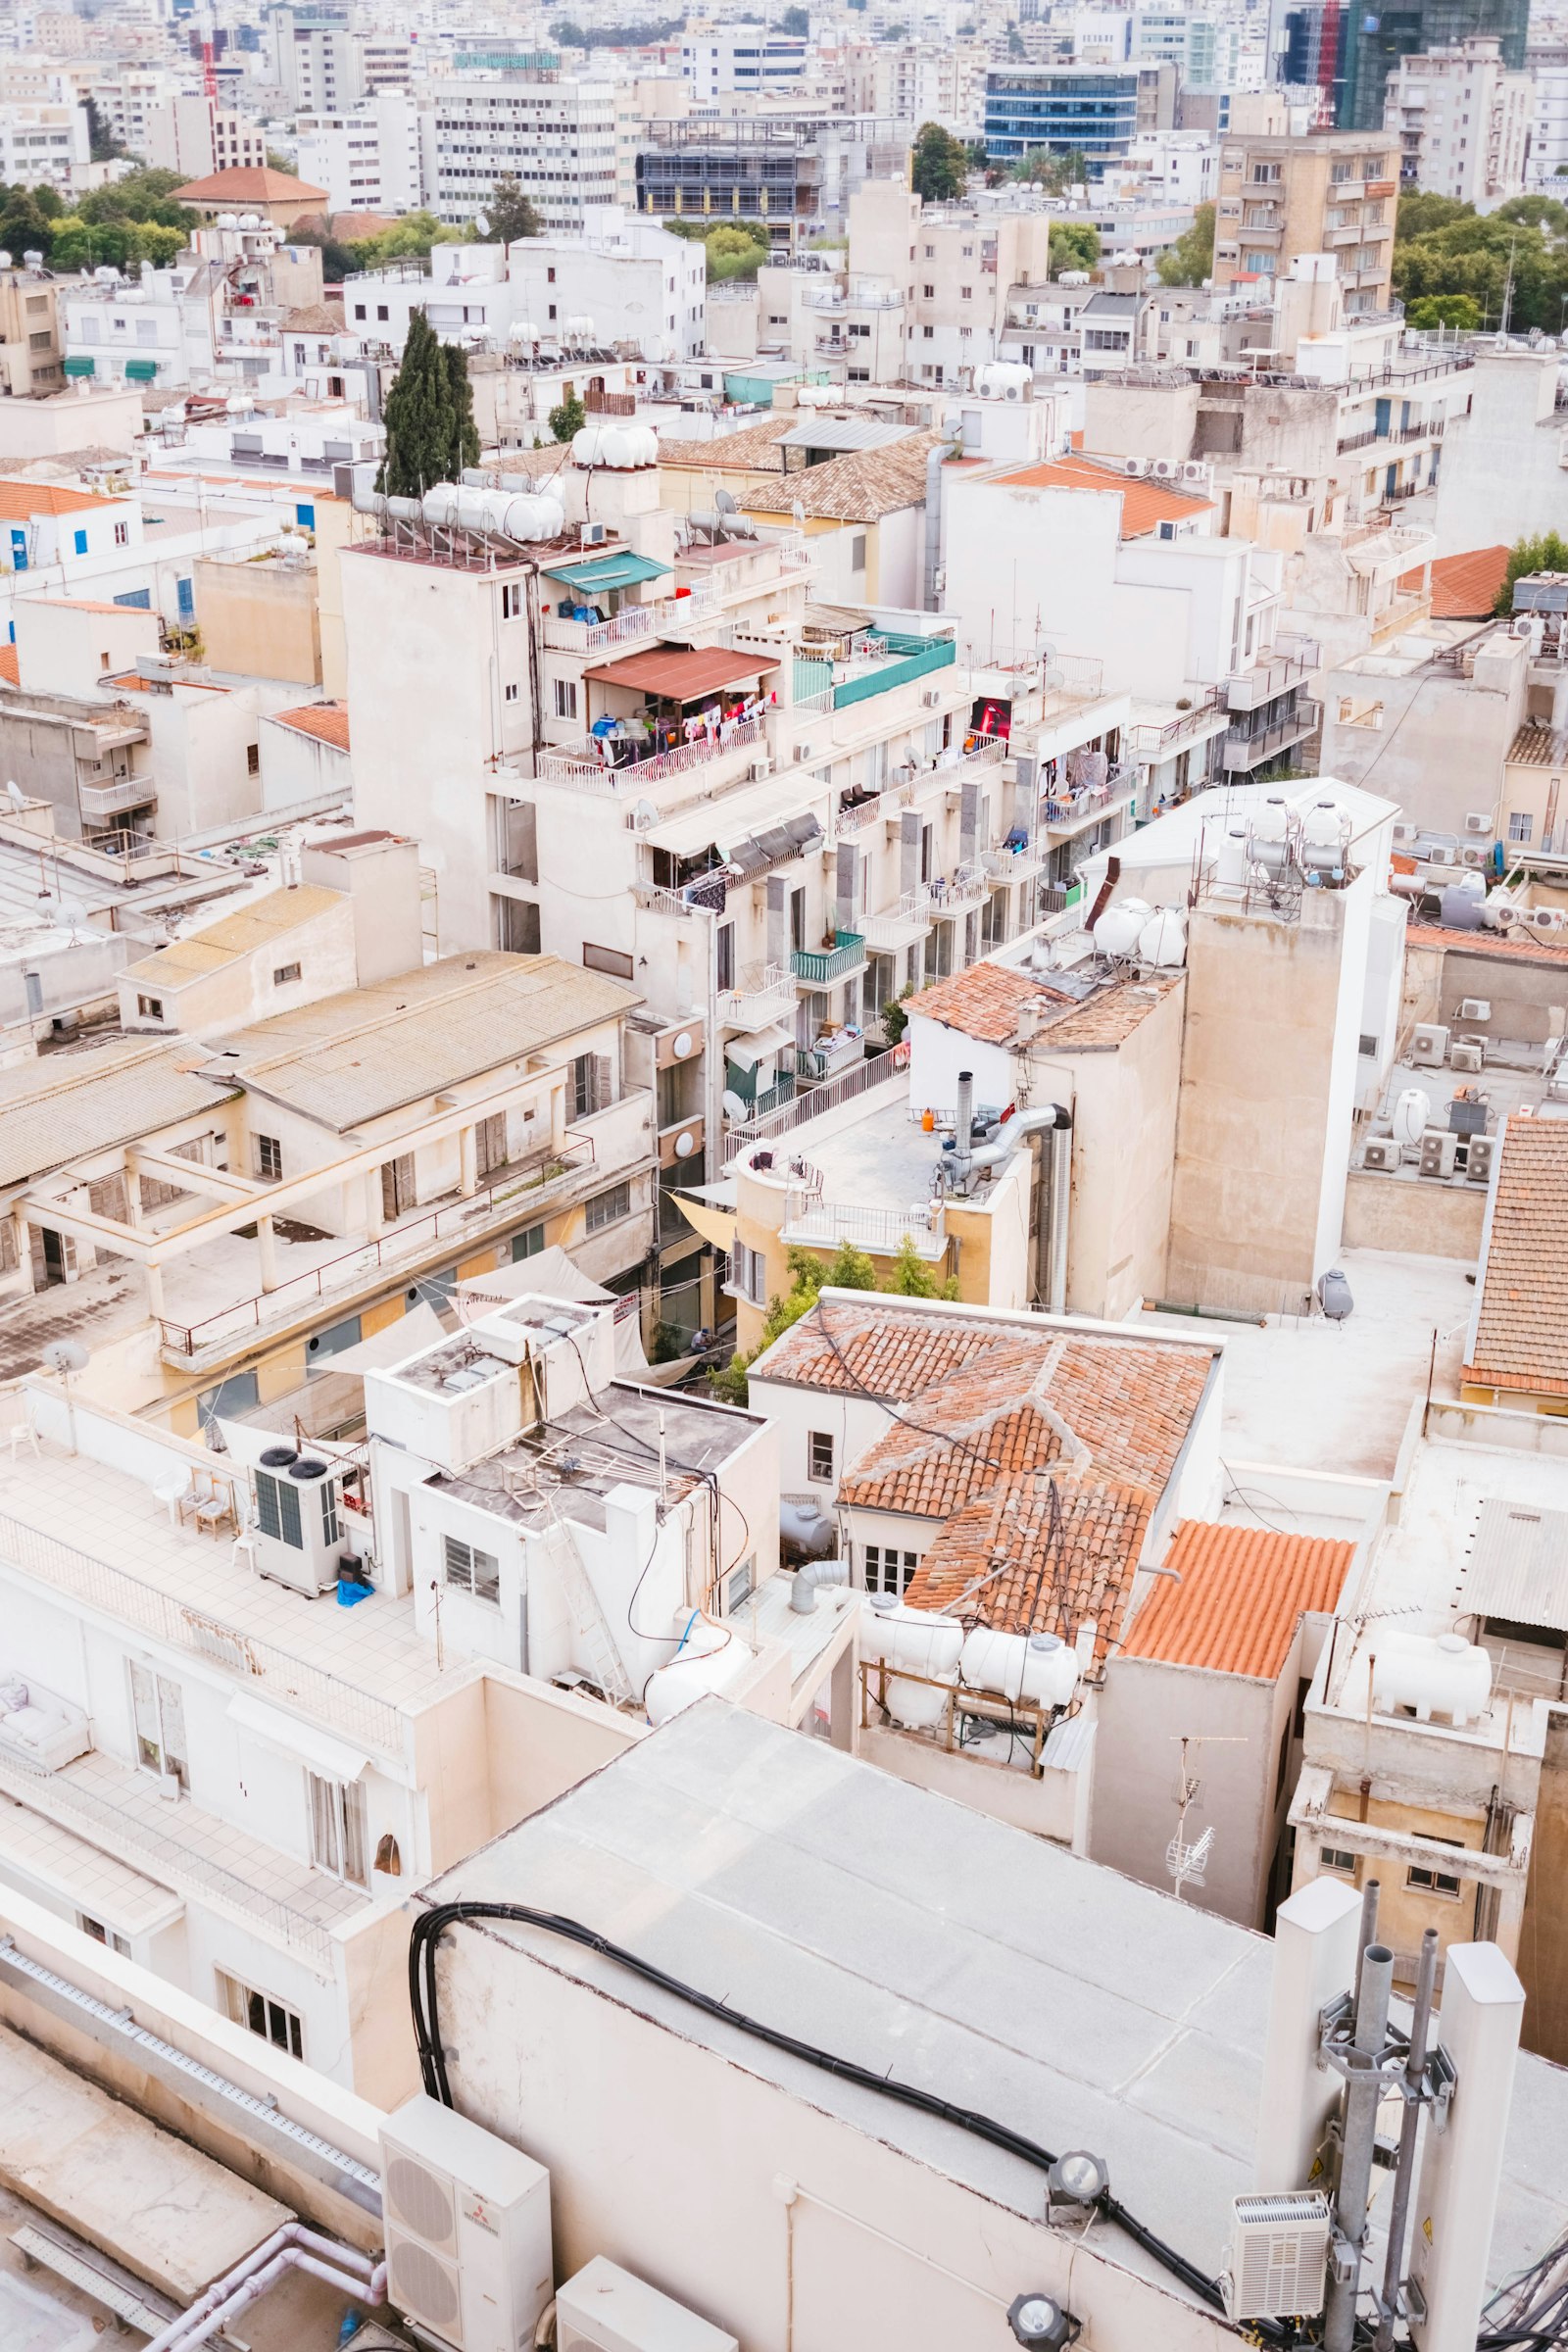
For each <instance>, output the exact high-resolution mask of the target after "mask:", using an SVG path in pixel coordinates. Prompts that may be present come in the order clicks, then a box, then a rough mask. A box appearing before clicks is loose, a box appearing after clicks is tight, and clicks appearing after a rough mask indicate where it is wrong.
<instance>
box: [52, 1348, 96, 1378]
mask: <svg viewBox="0 0 1568 2352" xmlns="http://www.w3.org/2000/svg"><path fill="white" fill-rule="evenodd" d="M42 1355H43V1360H44V1364H45V1367H46V1368H47V1370H49V1371H51V1372H58V1373H59V1375H60V1377H61V1379H62V1380H69V1379H70V1378H71V1375H72V1374H73V1372H85V1371H86V1369H87V1364H88V1355H87V1350H86V1348H84V1347H83V1346H82V1344H81V1342H80V1341H79V1340H50V1341H48V1342H47V1343H46V1345H45V1347H44V1348H43V1349H42Z"/></svg>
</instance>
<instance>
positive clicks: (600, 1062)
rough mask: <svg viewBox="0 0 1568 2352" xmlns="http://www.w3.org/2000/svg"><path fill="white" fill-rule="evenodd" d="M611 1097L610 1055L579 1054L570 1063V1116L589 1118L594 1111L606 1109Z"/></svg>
mask: <svg viewBox="0 0 1568 2352" xmlns="http://www.w3.org/2000/svg"><path fill="white" fill-rule="evenodd" d="M612 1100H613V1086H612V1072H611V1067H610V1055H609V1054H578V1055H577V1057H576V1059H575V1060H574V1061H573V1062H572V1064H571V1115H572V1117H573V1118H574V1119H586V1118H589V1117H590V1116H591V1115H592V1114H593V1112H594V1111H596V1110H605V1109H607V1108H608V1107H609V1105H610V1103H611V1102H612Z"/></svg>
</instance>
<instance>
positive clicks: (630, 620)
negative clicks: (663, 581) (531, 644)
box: [544, 605, 654, 654]
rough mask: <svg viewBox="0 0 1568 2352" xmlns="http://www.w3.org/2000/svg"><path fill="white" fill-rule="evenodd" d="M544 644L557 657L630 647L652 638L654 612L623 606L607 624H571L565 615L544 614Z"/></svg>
mask: <svg viewBox="0 0 1568 2352" xmlns="http://www.w3.org/2000/svg"><path fill="white" fill-rule="evenodd" d="M544 633H545V643H546V645H547V646H549V647H551V648H552V649H553V650H554V651H555V652H556V653H559V654H602V653H606V652H608V650H609V648H610V647H611V646H613V645H632V644H636V643H638V642H639V641H640V640H641V639H643V638H645V637H651V636H652V635H653V634H654V608H653V607H652V606H650V605H627V606H626V608H625V610H624V611H623V612H620V613H613V614H612V615H611V617H610V619H609V620H573V619H572V618H571V617H570V615H569V614H568V613H546V614H545V619H544Z"/></svg>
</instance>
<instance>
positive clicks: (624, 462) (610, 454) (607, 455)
mask: <svg viewBox="0 0 1568 2352" xmlns="http://www.w3.org/2000/svg"><path fill="white" fill-rule="evenodd" d="M599 463H600V465H601V466H613V467H614V469H615V471H616V472H617V473H620V472H624V471H625V470H626V468H627V467H628V466H631V465H632V464H633V463H634V460H633V458H632V454H631V435H630V433H628V432H627V431H626V429H625V427H624V426H623V425H619V424H611V425H607V426H606V427H605V430H604V431H603V432H602V433H601V434H600V436H599Z"/></svg>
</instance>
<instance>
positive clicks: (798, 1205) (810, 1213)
mask: <svg viewBox="0 0 1568 2352" xmlns="http://www.w3.org/2000/svg"><path fill="white" fill-rule="evenodd" d="M780 1231H781V1238H782V1239H783V1240H784V1241H785V1242H786V1243H789V1244H792V1245H793V1244H801V1245H803V1246H804V1247H806V1248H808V1249H810V1248H815V1249H828V1250H836V1249H837V1248H838V1246H839V1244H840V1242H853V1243H854V1244H855V1245H856V1247H857V1248H858V1249H860V1250H875V1251H876V1252H877V1254H878V1255H879V1256H883V1257H896V1256H897V1255H898V1253H899V1251H900V1250H901V1249H902V1248H903V1247H904V1243H905V1241H906V1239H907V1240H908V1241H909V1242H910V1243H912V1244H913V1247H914V1250H915V1253H916V1255H917V1256H919V1257H927V1258H940V1257H944V1256H945V1255H946V1254H947V1248H948V1229H947V1212H946V1210H945V1209H944V1208H943V1207H942V1206H941V1205H940V1204H938V1205H936V1206H933V1207H931V1208H929V1209H926V1210H923V1211H920V1212H918V1213H912V1212H911V1211H909V1210H908V1209H901V1208H860V1207H858V1206H855V1205H852V1204H851V1203H850V1202H847V1201H843V1202H841V1201H823V1200H821V1199H820V1198H818V1197H815V1196H813V1195H810V1194H794V1195H792V1196H791V1199H790V1203H789V1208H788V1210H787V1212H786V1214H785V1218H784V1223H783V1226H782V1227H781V1229H780Z"/></svg>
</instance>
